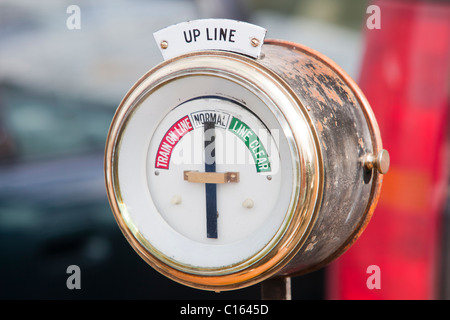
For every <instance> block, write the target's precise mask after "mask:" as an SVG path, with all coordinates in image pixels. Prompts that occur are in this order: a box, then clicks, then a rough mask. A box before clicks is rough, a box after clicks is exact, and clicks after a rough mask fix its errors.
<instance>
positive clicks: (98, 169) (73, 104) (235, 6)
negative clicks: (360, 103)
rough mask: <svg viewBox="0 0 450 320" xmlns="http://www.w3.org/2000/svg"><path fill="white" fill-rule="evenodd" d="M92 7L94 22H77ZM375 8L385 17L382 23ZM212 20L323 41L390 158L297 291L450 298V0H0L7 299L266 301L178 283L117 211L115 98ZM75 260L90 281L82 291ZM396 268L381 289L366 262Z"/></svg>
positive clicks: (3, 293)
mask: <svg viewBox="0 0 450 320" xmlns="http://www.w3.org/2000/svg"><path fill="white" fill-rule="evenodd" d="M72 4H76V5H77V6H79V8H80V17H81V20H80V27H81V28H80V29H74V30H71V29H69V28H68V27H67V24H66V22H67V20H68V19H69V17H70V16H71V14H72V12H70V13H68V12H67V8H68V7H69V6H70V5H72ZM371 4H375V5H377V6H379V8H380V9H381V11H380V12H381V15H380V17H381V24H380V27H381V28H380V29H370V28H369V27H368V20H370V17H372V18H373V16H372V14H373V12H371V11H369V12H368V11H367V10H368V7H369V5H371ZM199 18H230V19H237V20H243V21H247V22H250V23H254V24H257V25H260V26H262V27H264V28H266V29H267V30H268V34H267V38H277V39H284V40H289V41H293V42H298V43H301V44H304V45H306V46H309V47H311V48H313V49H315V50H317V51H319V52H321V53H323V54H325V55H326V56H328V57H330V58H331V59H332V60H334V61H335V62H336V63H337V64H338V65H340V66H341V67H342V68H343V69H344V70H345V71H346V72H347V73H348V74H349V75H350V76H351V77H353V78H354V79H355V80H356V81H357V82H358V83H359V84H360V86H361V88H362V89H363V92H364V93H365V94H366V96H367V98H368V100H369V102H370V103H371V105H372V107H373V109H374V112H375V115H376V116H377V120H378V122H379V125H380V129H381V132H382V138H383V143H384V147H385V148H386V149H388V150H389V152H390V154H391V170H390V172H389V173H388V174H387V175H386V177H385V181H384V185H383V189H382V195H381V198H380V201H379V205H378V207H377V209H376V211H375V214H374V218H373V219H372V221H371V223H370V224H369V226H368V228H367V229H366V231H365V232H364V233H363V235H362V237H361V238H360V240H359V241H358V242H357V243H356V244H355V245H354V246H353V247H352V248H351V249H350V250H348V251H347V252H346V253H345V254H344V255H343V256H342V257H340V258H339V259H337V261H335V262H334V263H332V264H331V265H330V266H328V267H326V268H324V269H321V270H318V271H316V272H314V273H311V274H308V275H305V276H301V277H295V278H293V279H292V298H293V299H449V298H450V254H449V251H450V236H449V232H450V208H449V204H448V203H449V201H448V200H449V198H450V197H449V193H448V183H449V180H448V168H449V162H448V155H449V152H448V151H449V147H448V141H449V139H448V130H447V128H448V123H449V119H448V117H449V113H448V111H449V108H450V102H449V101H450V99H449V90H450V82H449V77H450V72H449V70H450V67H449V66H450V3H449V1H407V0H401V1H400V0H398V1H396V0H391V1H374V2H369V1H362V0H315V1H313V0H279V1H269V0H248V1H245V0H228V1H227V0H198V1H195V0H151V1H148V0H147V1H144V0H128V1H124V0H116V1H114V2H113V1H106V0H97V1H76V3H75V1H74V2H72V1H68V0H62V1H55V0H43V1H39V2H36V1H26V0H0V298H1V299H260V288H259V286H254V287H250V288H246V289H241V290H237V291H232V292H223V293H220V294H217V293H210V292H204V291H199V290H195V289H190V288H187V287H184V286H181V285H178V284H177V283H174V282H173V281H171V280H168V279H166V278H165V277H163V276H161V275H160V274H159V273H157V272H156V271H154V270H153V269H152V268H151V267H149V266H148V265H147V264H146V263H145V262H144V261H143V260H142V259H141V258H140V257H139V256H138V255H137V254H136V253H135V252H134V250H133V249H132V248H131V246H129V244H128V243H127V241H126V240H125V238H124V237H123V235H122V234H121V232H120V230H119V228H118V226H117V224H116V222H115V220H114V217H113V215H112V213H111V210H110V207H109V204H108V200H107V197H106V192H105V185H104V178H103V152H104V144H105V140H106V135H107V133H108V128H109V125H110V123H111V120H112V117H113V115H114V112H115V109H116V108H117V106H118V105H119V103H120V101H121V99H122V98H123V96H124V95H125V94H126V92H127V91H128V90H129V88H130V87H131V86H132V85H133V84H134V83H135V82H136V81H137V80H138V79H139V78H140V77H141V76H142V75H143V74H144V73H145V72H147V71H148V70H149V69H151V68H152V67H154V66H155V65H156V64H158V63H160V62H162V56H161V54H160V52H159V50H158V48H157V46H156V44H155V43H154V40H153V36H152V33H153V32H154V31H157V30H159V29H162V28H164V27H167V26H169V25H172V24H175V23H179V22H182V21H186V20H192V19H199ZM69 265H78V266H79V267H80V269H81V289H80V290H69V289H68V288H67V286H66V280H67V278H68V277H69V274H67V273H66V270H67V267H68V266H69ZM370 265H377V266H379V267H380V270H381V288H380V289H372V290H370V289H368V288H367V285H366V280H367V278H368V277H369V276H370V274H368V273H367V267H368V266H370Z"/></svg>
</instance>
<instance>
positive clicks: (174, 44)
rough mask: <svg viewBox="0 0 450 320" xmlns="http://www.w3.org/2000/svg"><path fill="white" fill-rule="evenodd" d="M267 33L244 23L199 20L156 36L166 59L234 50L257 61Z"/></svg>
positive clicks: (177, 26)
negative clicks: (186, 54)
mask: <svg viewBox="0 0 450 320" xmlns="http://www.w3.org/2000/svg"><path fill="white" fill-rule="evenodd" d="M266 32H267V30H266V29H264V28H262V27H259V26H256V25H253V24H250V23H247V22H242V21H236V20H227V19H200V20H193V21H187V22H182V23H179V24H175V25H172V26H169V27H167V28H164V29H162V30H159V31H157V32H155V33H154V34H153V36H154V38H155V40H156V43H157V44H158V47H159V48H160V50H161V53H162V55H163V58H164V60H167V59H170V58H173V57H176V56H179V55H181V54H185V53H189V52H194V51H203V50H222V51H231V52H235V53H240V54H243V55H246V56H250V57H252V58H258V57H259V54H260V52H261V46H262V44H263V42H264V37H265V36H266Z"/></svg>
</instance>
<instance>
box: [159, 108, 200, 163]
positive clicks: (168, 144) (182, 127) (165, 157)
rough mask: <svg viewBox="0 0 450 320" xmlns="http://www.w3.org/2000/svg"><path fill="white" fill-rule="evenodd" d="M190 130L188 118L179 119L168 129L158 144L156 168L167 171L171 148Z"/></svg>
mask: <svg viewBox="0 0 450 320" xmlns="http://www.w3.org/2000/svg"><path fill="white" fill-rule="evenodd" d="M192 130H193V128H192V124H191V121H190V120H189V118H188V116H185V117H184V118H181V119H180V120H178V121H177V122H176V123H175V124H174V125H173V126H172V127H170V129H169V130H168V131H167V132H166V134H165V135H164V137H163V138H162V140H161V143H160V144H159V148H158V152H157V153H156V165H155V167H156V168H158V169H169V162H170V157H171V155H172V151H173V148H175V146H176V144H177V143H178V141H180V139H181V138H182V137H183V136H184V135H185V134H186V133H188V132H189V131H192Z"/></svg>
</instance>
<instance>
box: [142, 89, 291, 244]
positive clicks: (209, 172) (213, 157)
mask: <svg viewBox="0 0 450 320" xmlns="http://www.w3.org/2000/svg"><path fill="white" fill-rule="evenodd" d="M147 161H148V163H147V165H148V166H147V179H148V186H149V190H150V193H151V196H152V199H154V202H155V206H156V208H157V209H158V211H159V212H160V214H161V216H162V217H163V218H164V220H165V221H166V222H167V223H168V224H169V225H170V226H171V227H172V228H173V229H174V230H176V231H177V232H179V233H180V234H182V235H183V236H185V237H187V238H189V239H191V240H194V241H196V242H199V243H206V244H215V245H222V244H230V243H233V242H236V241H239V240H242V239H245V238H246V237H248V236H249V235H251V234H252V233H254V232H255V231H256V230H258V229H260V228H261V227H264V224H265V223H266V222H268V221H270V220H271V219H270V218H271V217H273V216H275V213H274V208H275V206H276V204H277V201H278V198H279V192H280V184H281V175H280V170H279V165H280V157H279V150H278V147H277V142H276V141H275V138H274V137H273V136H272V135H271V133H270V132H269V130H268V129H267V128H266V127H265V126H264V124H263V123H262V122H261V121H260V120H259V119H258V117H257V116H256V115H255V114H253V113H251V112H250V111H248V110H247V109H245V108H243V107H242V106H240V105H238V104H237V103H236V102H232V101H229V100H226V99H223V98H212V97H208V98H199V99H194V100H191V101H188V102H185V103H183V104H182V105H180V106H178V107H177V108H175V109H174V110H172V111H171V112H170V113H169V114H168V115H167V116H166V117H165V118H164V119H163V120H162V121H161V123H160V124H159V126H158V129H157V130H156V132H155V134H154V135H153V138H152V141H151V143H150V147H149V154H148V159H147ZM220 179H222V180H220ZM218 180H219V181H218ZM208 182H211V183H208ZM280 218H282V217H280ZM272 221H273V219H272ZM273 222H275V221H273ZM279 223H280V221H277V224H278V225H279ZM277 224H274V227H275V228H276V225H277ZM271 232H273V230H271Z"/></svg>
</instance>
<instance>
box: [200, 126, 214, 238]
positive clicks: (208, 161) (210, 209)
mask: <svg viewBox="0 0 450 320" xmlns="http://www.w3.org/2000/svg"><path fill="white" fill-rule="evenodd" d="M203 126H204V133H205V135H204V138H205V172H216V145H215V140H216V135H215V123H214V122H205V123H204V124H203ZM205 188H206V189H205V191H206V236H207V237H208V238H213V239H217V185H216V184H215V183H206V184H205Z"/></svg>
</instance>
